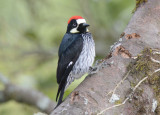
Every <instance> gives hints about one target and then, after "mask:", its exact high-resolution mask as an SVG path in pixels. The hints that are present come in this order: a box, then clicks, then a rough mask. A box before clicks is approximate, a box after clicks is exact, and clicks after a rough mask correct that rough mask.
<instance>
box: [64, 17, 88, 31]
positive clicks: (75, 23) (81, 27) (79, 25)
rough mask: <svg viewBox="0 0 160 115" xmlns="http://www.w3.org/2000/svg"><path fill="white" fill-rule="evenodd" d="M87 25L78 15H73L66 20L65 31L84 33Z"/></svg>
mask: <svg viewBox="0 0 160 115" xmlns="http://www.w3.org/2000/svg"><path fill="white" fill-rule="evenodd" d="M88 26H89V25H88V24H86V21H85V19H83V18H82V17H80V16H73V17H71V18H70V19H69V21H68V27H67V33H73V34H74V33H86V32H88V29H87V27H88Z"/></svg>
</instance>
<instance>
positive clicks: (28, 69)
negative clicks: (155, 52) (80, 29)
mask: <svg viewBox="0 0 160 115" xmlns="http://www.w3.org/2000/svg"><path fill="white" fill-rule="evenodd" d="M134 6H135V1H134V0H79V1H78V0H65V1H64V0H63V1H62V0H0V73H2V74H4V75H5V76H8V77H9V79H10V80H11V81H12V82H13V83H16V84H18V85H21V86H22V87H30V88H36V89H38V90H40V91H42V92H43V93H45V94H46V95H48V96H49V97H50V98H51V99H53V100H55V96H56V92H57V87H58V85H57V83H56V67H57V51H58V47H59V44H60V42H61V39H62V37H63V35H64V33H65V31H66V27H67V21H68V19H69V18H70V17H71V16H73V15H81V16H82V17H84V18H85V19H86V20H87V22H88V23H89V24H90V25H91V26H90V27H89V29H90V32H91V33H92V34H93V36H94V39H95V42H96V54H97V58H101V57H104V56H105V55H106V54H107V52H108V51H109V47H110V45H111V44H113V42H115V41H116V40H117V39H118V37H119V35H120V34H121V33H122V32H123V30H124V29H125V27H126V25H127V23H128V21H129V19H130V18H131V15H132V14H131V11H132V10H133V8H134ZM83 78H84V77H83ZM83 78H82V79H81V80H79V81H76V82H74V83H73V84H72V85H71V86H70V88H69V89H68V90H67V92H66V93H65V96H67V95H68V94H69V93H70V92H71V90H73V88H74V87H76V86H77V84H78V83H79V82H81V81H82V80H83ZM1 89H3V87H1ZM36 111H38V110H37V109H35V108H32V107H28V106H27V105H23V104H19V103H16V102H14V101H10V102H7V103H4V104H0V114H1V115H17V114H21V115H30V114H32V113H34V112H36Z"/></svg>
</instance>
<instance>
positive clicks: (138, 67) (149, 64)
mask: <svg viewBox="0 0 160 115" xmlns="http://www.w3.org/2000/svg"><path fill="white" fill-rule="evenodd" d="M152 52H153V49H151V48H145V49H144V50H143V51H142V52H141V54H139V55H138V57H137V59H136V60H134V61H133V62H131V63H130V64H129V66H128V71H131V73H130V75H131V76H132V78H133V79H134V80H133V81H135V82H134V83H133V82H131V83H130V85H131V87H134V86H135V84H137V83H138V82H139V81H140V80H141V79H143V78H144V77H146V76H148V79H147V80H146V82H147V83H148V84H149V85H150V86H151V88H152V89H153V90H154V94H155V97H156V99H157V101H158V103H160V72H156V73H154V71H155V70H157V69H159V68H160V64H158V63H155V62H153V61H152V60H151V57H152V58H153V59H155V60H159V61H160V55H159V54H153V53H152ZM142 92H143V90H142V89H141V91H140V90H139V89H138V90H137V91H136V92H135V93H136V95H137V96H141V94H142ZM140 103H141V102H139V101H134V106H135V107H139V105H140ZM142 106H143V104H142ZM156 112H157V113H158V112H159V113H158V114H160V105H159V106H158V107H157V110H156Z"/></svg>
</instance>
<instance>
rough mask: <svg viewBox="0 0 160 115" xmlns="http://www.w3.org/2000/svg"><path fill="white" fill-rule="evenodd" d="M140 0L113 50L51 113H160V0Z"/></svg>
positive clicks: (159, 114) (66, 114)
mask: <svg viewBox="0 0 160 115" xmlns="http://www.w3.org/2000/svg"><path fill="white" fill-rule="evenodd" d="M142 1H144V2H142ZM137 2H139V3H141V4H140V5H139V4H137V6H139V7H138V8H137V10H136V11H135V13H134V14H133V16H132V18H131V20H130V22H129V24H128V26H127V27H126V29H125V31H124V33H123V35H122V36H121V37H120V39H119V41H118V42H117V43H115V44H114V45H113V47H112V48H111V54H110V55H109V56H108V57H106V58H105V59H103V60H101V61H100V62H99V63H98V64H96V65H95V67H94V70H97V71H96V73H95V74H92V75H88V76H87V77H86V79H85V80H84V81H83V82H82V83H81V84H80V85H79V86H78V87H77V88H76V89H75V90H74V91H73V92H72V93H71V94H70V95H69V96H68V97H67V98H66V99H65V100H64V102H63V103H62V104H61V105H60V106H59V107H58V108H56V109H55V110H54V111H53V112H52V113H51V115H55V114H57V115H84V114H85V115H91V114H93V115H94V114H105V115H116V114H117V115H160V50H159V49H160V0H148V1H147V0H138V1H137ZM117 27H118V25H117ZM91 73H94V71H92V72H91Z"/></svg>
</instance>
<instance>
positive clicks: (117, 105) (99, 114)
mask: <svg viewBox="0 0 160 115" xmlns="http://www.w3.org/2000/svg"><path fill="white" fill-rule="evenodd" d="M147 78H148V76H147V77H144V78H143V79H142V80H141V81H139V82H138V84H137V85H136V86H135V87H134V89H133V91H132V92H131V93H130V95H129V96H128V97H127V98H126V99H125V100H124V101H123V102H122V103H121V104H116V105H113V106H111V107H108V108H106V109H104V110H102V111H101V112H100V113H98V114H97V115H101V114H103V113H104V112H105V111H107V110H109V109H112V108H115V107H119V106H121V105H124V104H125V103H126V102H127V101H128V100H129V99H130V98H131V96H132V95H133V94H134V92H135V90H136V89H137V88H138V87H139V85H140V84H141V83H142V82H143V81H145V80H146V79H147Z"/></svg>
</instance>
